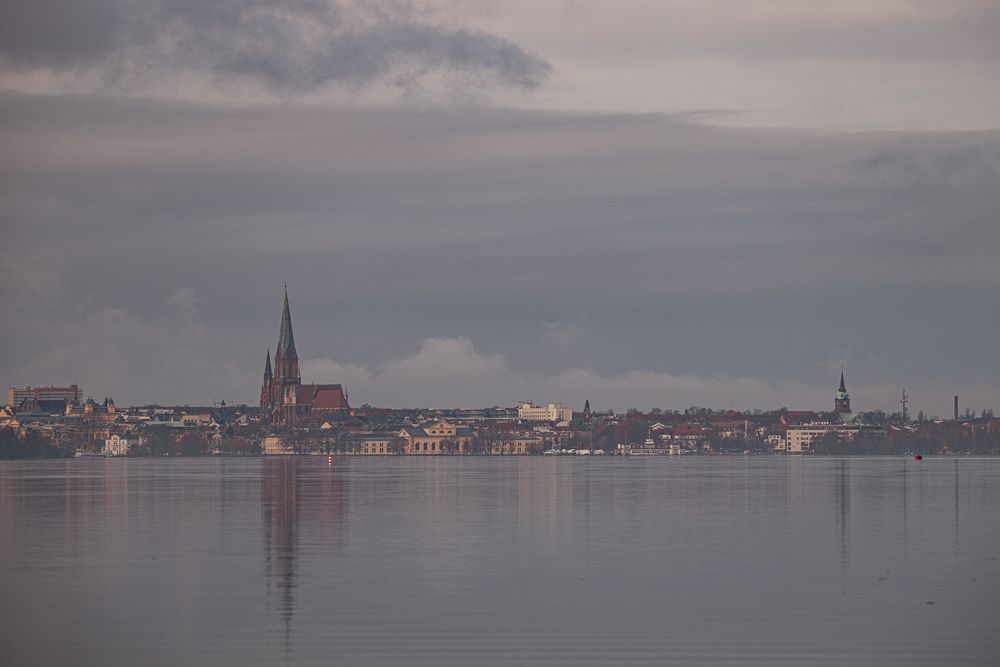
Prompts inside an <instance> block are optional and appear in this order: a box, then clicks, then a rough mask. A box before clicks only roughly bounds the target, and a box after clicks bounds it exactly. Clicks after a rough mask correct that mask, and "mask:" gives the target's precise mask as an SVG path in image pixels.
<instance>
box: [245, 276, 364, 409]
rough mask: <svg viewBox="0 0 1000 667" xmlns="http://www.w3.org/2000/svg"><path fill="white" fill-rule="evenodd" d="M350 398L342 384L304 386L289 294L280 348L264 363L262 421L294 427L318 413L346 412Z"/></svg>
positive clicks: (284, 308) (283, 308)
mask: <svg viewBox="0 0 1000 667" xmlns="http://www.w3.org/2000/svg"><path fill="white" fill-rule="evenodd" d="M348 410H350V406H349V405H348V403H347V394H346V392H345V391H344V388H343V386H342V385H339V384H302V377H301V376H300V375H299V355H298V352H297V351H296V349H295V335H294V334H293V332H292V315H291V311H290V310H289V308H288V290H287V289H286V290H285V303H284V305H283V306H282V310H281V326H280V327H279V330H278V347H277V348H276V349H275V351H274V367H273V369H272V367H271V352H270V350H269V351H268V353H267V357H266V360H265V362H264V381H263V383H262V384H261V389H260V419H261V421H264V422H267V423H270V424H275V425H282V426H291V425H294V424H295V423H296V422H297V421H299V420H301V419H302V418H303V417H304V416H306V415H309V414H312V413H317V412H347V411H348Z"/></svg>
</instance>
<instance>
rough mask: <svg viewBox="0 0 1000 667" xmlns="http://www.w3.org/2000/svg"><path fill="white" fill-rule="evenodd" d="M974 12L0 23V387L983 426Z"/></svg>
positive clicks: (982, 122) (997, 121)
mask: <svg viewBox="0 0 1000 667" xmlns="http://www.w3.org/2000/svg"><path fill="white" fill-rule="evenodd" d="M997 34H1000V6H998V5H997V4H996V3H994V2H986V1H983V2H978V1H969V2H953V3H940V2H899V1H890V0H884V1H872V2H853V1H852V2H848V1H842V2H830V3H822V4H813V3H800V2H794V1H792V0H786V1H780V0H774V1H770V2H750V3H728V2H721V1H720V2H713V1H708V2H698V3H694V2H686V1H684V2H682V1H678V2H652V1H650V2H623V3H600V2H576V1H574V2H532V3H527V2H524V3H521V2H513V3H510V2H504V3H491V2H483V3H478V2H462V1H458V2H433V1H432V2H419V3H416V2H414V3H409V2H393V3H387V4H384V5H383V4H380V3H375V4H367V3H353V2H326V1H325V0H288V1H287V2H284V3H272V2H264V1H263V0H251V1H247V2H240V3H213V4H210V5H209V4H205V3H201V2H193V1H190V2H189V1H179V2H166V1H165V0H75V1H70V0H51V1H46V2H31V3H29V2H11V3H4V4H3V6H2V7H0V156H2V157H0V239H2V241H3V246H4V250H5V252H4V256H3V259H2V260H0V287H2V289H0V312H2V313H3V317H2V323H0V338H2V340H3V341H4V344H3V345H2V346H0V385H2V386H3V388H4V389H5V388H6V387H7V386H12V385H24V384H34V385H39V384H64V383H70V382H79V383H80V384H81V385H83V386H84V387H85V388H86V390H87V391H88V392H94V393H95V395H99V396H102V397H103V396H105V395H111V396H113V397H115V399H116V400H118V401H120V402H125V403H145V402H161V403H177V402H181V403H192V404H193V403H199V402H208V401H211V400H212V399H213V398H214V399H217V400H220V399H225V400H227V401H245V402H248V403H251V404H253V403H256V396H257V392H258V391H259V384H260V379H261V372H262V370H263V363H264V352H265V350H266V349H267V347H268V346H273V345H274V341H275V340H276V334H277V330H276V329H277V323H278V316H279V315H280V307H281V296H282V286H283V283H285V282H286V281H287V282H288V289H289V298H290V301H291V310H292V314H293V317H294V318H295V324H296V341H297V345H298V348H299V354H300V356H301V368H302V376H303V381H305V382H340V383H343V384H344V385H345V387H346V389H347V391H348V392H349V394H350V399H351V403H352V404H354V405H360V404H362V403H371V404H375V405H392V406H404V405H405V406H427V407H445V406H455V407H457V406H470V407H472V406H486V405H493V404H500V405H511V404H513V403H514V402H516V401H518V400H524V399H532V400H535V401H540V402H545V401H562V402H563V403H566V404H568V405H570V406H572V407H574V408H575V409H580V407H581V406H582V405H583V401H584V400H587V399H589V400H590V402H591V405H592V406H593V407H594V408H595V409H607V408H614V409H616V410H620V409H624V408H627V407H637V408H641V409H648V408H652V407H659V408H671V409H679V410H683V409H684V408H686V407H689V406H691V405H701V406H705V407H713V408H722V409H724V408H734V409H752V408H761V409H770V408H778V407H781V406H788V407H789V408H792V409H830V408H831V407H832V400H833V399H832V397H833V393H834V391H835V390H836V385H837V381H838V379H839V369H840V367H841V366H842V365H843V366H845V367H846V375H847V384H848V389H849V390H850V392H851V397H852V401H853V404H854V407H855V409H857V410H867V409H876V408H878V409H883V410H886V411H895V410H898V409H899V407H900V406H899V403H898V401H899V397H900V391H901V389H902V387H903V386H905V387H906V390H907V393H908V394H909V395H910V397H911V399H910V403H909V411H910V413H911V414H914V415H915V414H917V412H918V411H920V410H923V411H925V412H927V413H934V414H938V415H942V416H948V415H950V414H951V400H952V396H953V395H954V394H958V395H959V396H960V397H961V401H962V409H963V410H964V409H965V408H966V407H969V408H973V409H975V410H977V412H978V411H979V410H982V409H984V408H992V409H994V410H997V409H1000V384H998V382H997V379H998V377H1000V356H998V355H997V349H996V331H997V330H998V327H1000V303H998V300H1000V267H998V265H1000V262H997V260H996V258H997V257H998V256H1000V224H998V220H1000V87H998V86H996V81H997V80H1000V44H998V40H996V35H997Z"/></svg>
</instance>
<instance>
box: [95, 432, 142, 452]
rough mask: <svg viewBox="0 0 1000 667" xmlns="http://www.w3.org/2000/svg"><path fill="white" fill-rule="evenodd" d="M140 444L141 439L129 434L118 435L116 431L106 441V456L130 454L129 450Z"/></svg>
mask: <svg viewBox="0 0 1000 667" xmlns="http://www.w3.org/2000/svg"><path fill="white" fill-rule="evenodd" d="M138 445H139V439H138V438H136V437H134V436H129V435H118V434H117V433H115V434H114V435H112V436H111V437H110V438H107V439H105V441H104V455H105V456H128V451H129V449H131V448H132V447H136V446H138Z"/></svg>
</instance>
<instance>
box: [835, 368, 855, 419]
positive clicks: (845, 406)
mask: <svg viewBox="0 0 1000 667" xmlns="http://www.w3.org/2000/svg"><path fill="white" fill-rule="evenodd" d="M833 404H834V408H833V411H834V412H836V413H837V414H838V415H846V414H850V412H851V396H850V394H848V393H847V385H845V384H844V369H843V368H841V369H840V389H838V390H837V395H836V398H835V399H834V401H833Z"/></svg>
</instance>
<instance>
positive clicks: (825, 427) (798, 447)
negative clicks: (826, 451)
mask: <svg viewBox="0 0 1000 667" xmlns="http://www.w3.org/2000/svg"><path fill="white" fill-rule="evenodd" d="M861 433H864V434H868V435H874V436H882V435H884V434H885V430H884V429H882V428H881V427H879V426H873V425H871V424H860V423H843V422H813V423H811V424H802V425H800V426H789V427H788V431H787V432H786V435H785V443H786V451H787V452H788V453H789V454H805V453H808V452H811V451H813V443H814V442H816V441H817V440H819V439H820V438H822V437H824V436H827V435H831V434H833V435H836V436H837V437H838V438H841V439H843V440H853V439H854V438H855V437H856V436H857V435H858V434H861Z"/></svg>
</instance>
